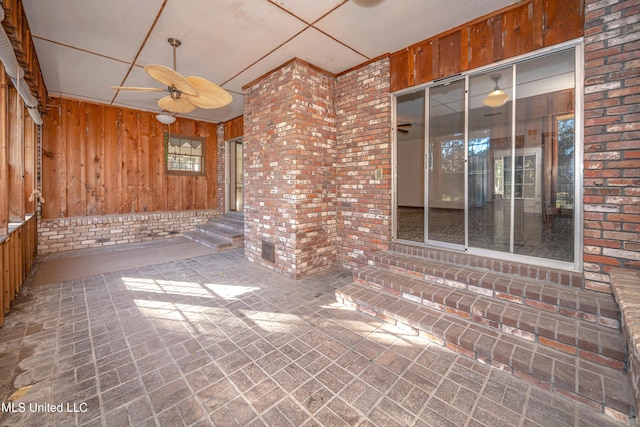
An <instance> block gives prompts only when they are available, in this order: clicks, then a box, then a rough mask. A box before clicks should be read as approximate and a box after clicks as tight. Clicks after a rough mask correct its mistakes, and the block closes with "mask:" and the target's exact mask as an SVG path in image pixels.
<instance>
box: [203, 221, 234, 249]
mask: <svg viewBox="0 0 640 427" xmlns="http://www.w3.org/2000/svg"><path fill="white" fill-rule="evenodd" d="M197 230H198V231H200V232H202V233H206V234H210V235H212V236H214V237H216V238H218V239H220V240H227V241H229V242H231V243H235V244H238V243H241V242H243V241H244V234H243V233H242V232H238V231H236V230H234V229H231V228H228V227H225V226H221V225H220V224H217V223H215V222H211V221H209V222H206V223H204V224H201V225H199V226H198V228H197Z"/></svg>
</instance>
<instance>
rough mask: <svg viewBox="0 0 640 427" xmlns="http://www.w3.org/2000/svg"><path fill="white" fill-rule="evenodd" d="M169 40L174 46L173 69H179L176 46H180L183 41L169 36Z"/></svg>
mask: <svg viewBox="0 0 640 427" xmlns="http://www.w3.org/2000/svg"><path fill="white" fill-rule="evenodd" d="M167 41H168V42H169V44H170V45H171V46H173V71H177V70H176V48H177V47H178V46H180V45H181V44H182V42H181V41H180V40H178V39H176V38H173V37H169V38H168V39H167Z"/></svg>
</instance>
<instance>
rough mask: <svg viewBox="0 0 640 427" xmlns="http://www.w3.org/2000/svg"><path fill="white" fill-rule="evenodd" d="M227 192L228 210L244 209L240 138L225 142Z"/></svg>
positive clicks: (240, 210)
mask: <svg viewBox="0 0 640 427" xmlns="http://www.w3.org/2000/svg"><path fill="white" fill-rule="evenodd" d="M227 153H228V155H227V165H229V167H228V172H227V173H228V175H227V183H228V185H227V194H228V201H229V204H228V209H229V210H230V211H235V212H242V211H243V210H244V198H243V191H244V170H243V166H242V165H243V160H242V154H243V150H242V138H240V139H234V140H231V141H228V142H227Z"/></svg>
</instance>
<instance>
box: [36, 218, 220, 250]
mask: <svg viewBox="0 0 640 427" xmlns="http://www.w3.org/2000/svg"><path fill="white" fill-rule="evenodd" d="M219 215H220V212H219V211H217V210H199V211H182V212H156V213H148V214H130V215H107V216H87V217H78V218H59V219H48V220H40V221H39V222H38V254H41V255H42V254H47V253H51V252H61V251H69V250H74V249H85V248H96V247H101V246H113V245H121V244H124V243H138V242H146V241H149V240H158V239H167V238H173V237H179V236H183V235H184V233H185V232H187V231H190V230H193V229H194V228H196V226H197V225H198V224H202V223H204V222H207V221H208V220H209V218H213V217H216V216H219Z"/></svg>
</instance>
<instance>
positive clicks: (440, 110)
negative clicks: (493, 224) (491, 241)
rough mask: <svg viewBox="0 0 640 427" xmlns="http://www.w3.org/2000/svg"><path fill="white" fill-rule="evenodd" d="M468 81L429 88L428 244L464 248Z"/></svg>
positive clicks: (462, 80)
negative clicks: (438, 243)
mask: <svg viewBox="0 0 640 427" xmlns="http://www.w3.org/2000/svg"><path fill="white" fill-rule="evenodd" d="M464 120H465V80H464V78H463V79H460V80H458V81H455V82H452V83H447V84H443V85H440V86H436V87H432V88H430V89H429V122H428V123H429V154H428V159H427V170H428V173H427V182H428V191H427V193H428V196H427V200H428V209H427V241H432V242H442V243H448V244H454V245H464V243H465V226H464V203H465V200H464V198H465V194H464V188H465V184H464V179H465V153H464V150H465V148H464V147H465V144H464V134H465V132H464V127H465V126H464Z"/></svg>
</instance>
